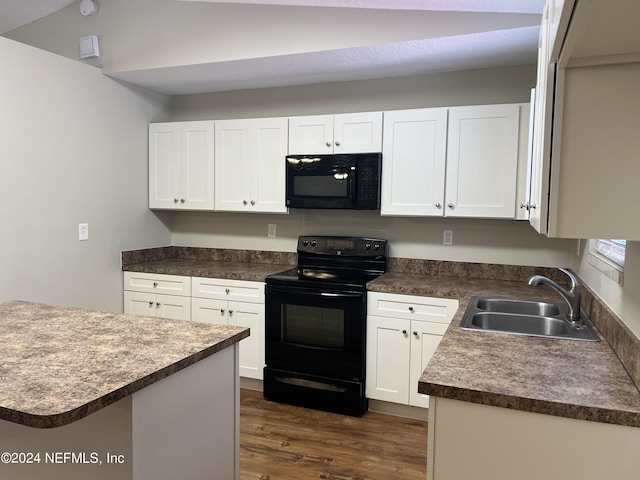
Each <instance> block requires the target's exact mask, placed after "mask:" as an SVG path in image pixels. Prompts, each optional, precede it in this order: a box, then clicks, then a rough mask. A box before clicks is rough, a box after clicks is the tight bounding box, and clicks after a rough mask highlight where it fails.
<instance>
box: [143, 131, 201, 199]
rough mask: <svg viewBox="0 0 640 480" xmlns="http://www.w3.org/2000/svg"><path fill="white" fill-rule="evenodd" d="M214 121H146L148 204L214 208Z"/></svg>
mask: <svg viewBox="0 0 640 480" xmlns="http://www.w3.org/2000/svg"><path fill="white" fill-rule="evenodd" d="M213 125H214V122H210V121H203V122H167V123H152V124H150V125H149V208H159V209H179V210H182V209H184V210H213V201H214V192H213V186H214V181H213V168H214V167H213V164H214V162H213V155H214V151H213V148H214V147H213V144H214V140H213V135H214V132H213Z"/></svg>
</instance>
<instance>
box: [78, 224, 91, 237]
mask: <svg viewBox="0 0 640 480" xmlns="http://www.w3.org/2000/svg"><path fill="white" fill-rule="evenodd" d="M78 240H81V241H85V240H89V224H88V223H81V224H79V225H78Z"/></svg>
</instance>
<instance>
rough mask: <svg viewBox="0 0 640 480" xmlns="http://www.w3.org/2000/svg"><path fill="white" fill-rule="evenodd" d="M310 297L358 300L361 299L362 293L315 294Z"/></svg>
mask: <svg viewBox="0 0 640 480" xmlns="http://www.w3.org/2000/svg"><path fill="white" fill-rule="evenodd" d="M312 295H320V296H321V297H332V298H358V297H362V293H358V292H355V293H345V292H317V293H315V292H314V293H312Z"/></svg>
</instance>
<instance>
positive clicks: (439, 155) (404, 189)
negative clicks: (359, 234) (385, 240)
mask: <svg viewBox="0 0 640 480" xmlns="http://www.w3.org/2000/svg"><path fill="white" fill-rule="evenodd" d="M522 108H526V111H525V112H521V109H522ZM521 114H523V118H524V120H525V121H524V122H521V120H520V119H521ZM527 119H528V108H527V105H526V104H510V105H487V106H472V107H452V108H430V109H418V110H398V111H394V112H385V116H384V149H383V161H382V200H381V207H380V213H381V215H407V216H447V217H485V218H516V192H517V190H518V182H519V181H520V182H521V183H522V188H521V189H520V190H522V191H523V192H524V190H525V184H526V171H525V170H526V161H527V148H526V147H527V143H528V142H527V138H528V135H527V133H528V129H527V128H526V127H527V124H528V121H527ZM521 129H524V132H523V131H522V130H521ZM519 163H520V164H521V165H522V168H521V172H520V173H521V174H522V175H520V177H519V175H518V165H519ZM523 198H524V197H523Z"/></svg>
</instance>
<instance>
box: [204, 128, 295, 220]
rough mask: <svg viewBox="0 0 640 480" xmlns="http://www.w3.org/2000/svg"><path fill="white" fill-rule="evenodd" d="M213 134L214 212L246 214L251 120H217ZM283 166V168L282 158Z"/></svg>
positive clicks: (249, 196)
mask: <svg viewBox="0 0 640 480" xmlns="http://www.w3.org/2000/svg"><path fill="white" fill-rule="evenodd" d="M215 131H216V144H215V152H216V154H215V165H216V173H215V186H216V187H215V197H216V201H215V207H216V210H217V211H228V212H233V211H236V212H238V211H239V212H242V211H248V210H249V201H250V199H251V175H252V172H251V166H250V164H251V143H250V142H251V140H250V121H248V120H223V121H218V122H216V127H215ZM282 163H283V168H284V158H283V160H282Z"/></svg>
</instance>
